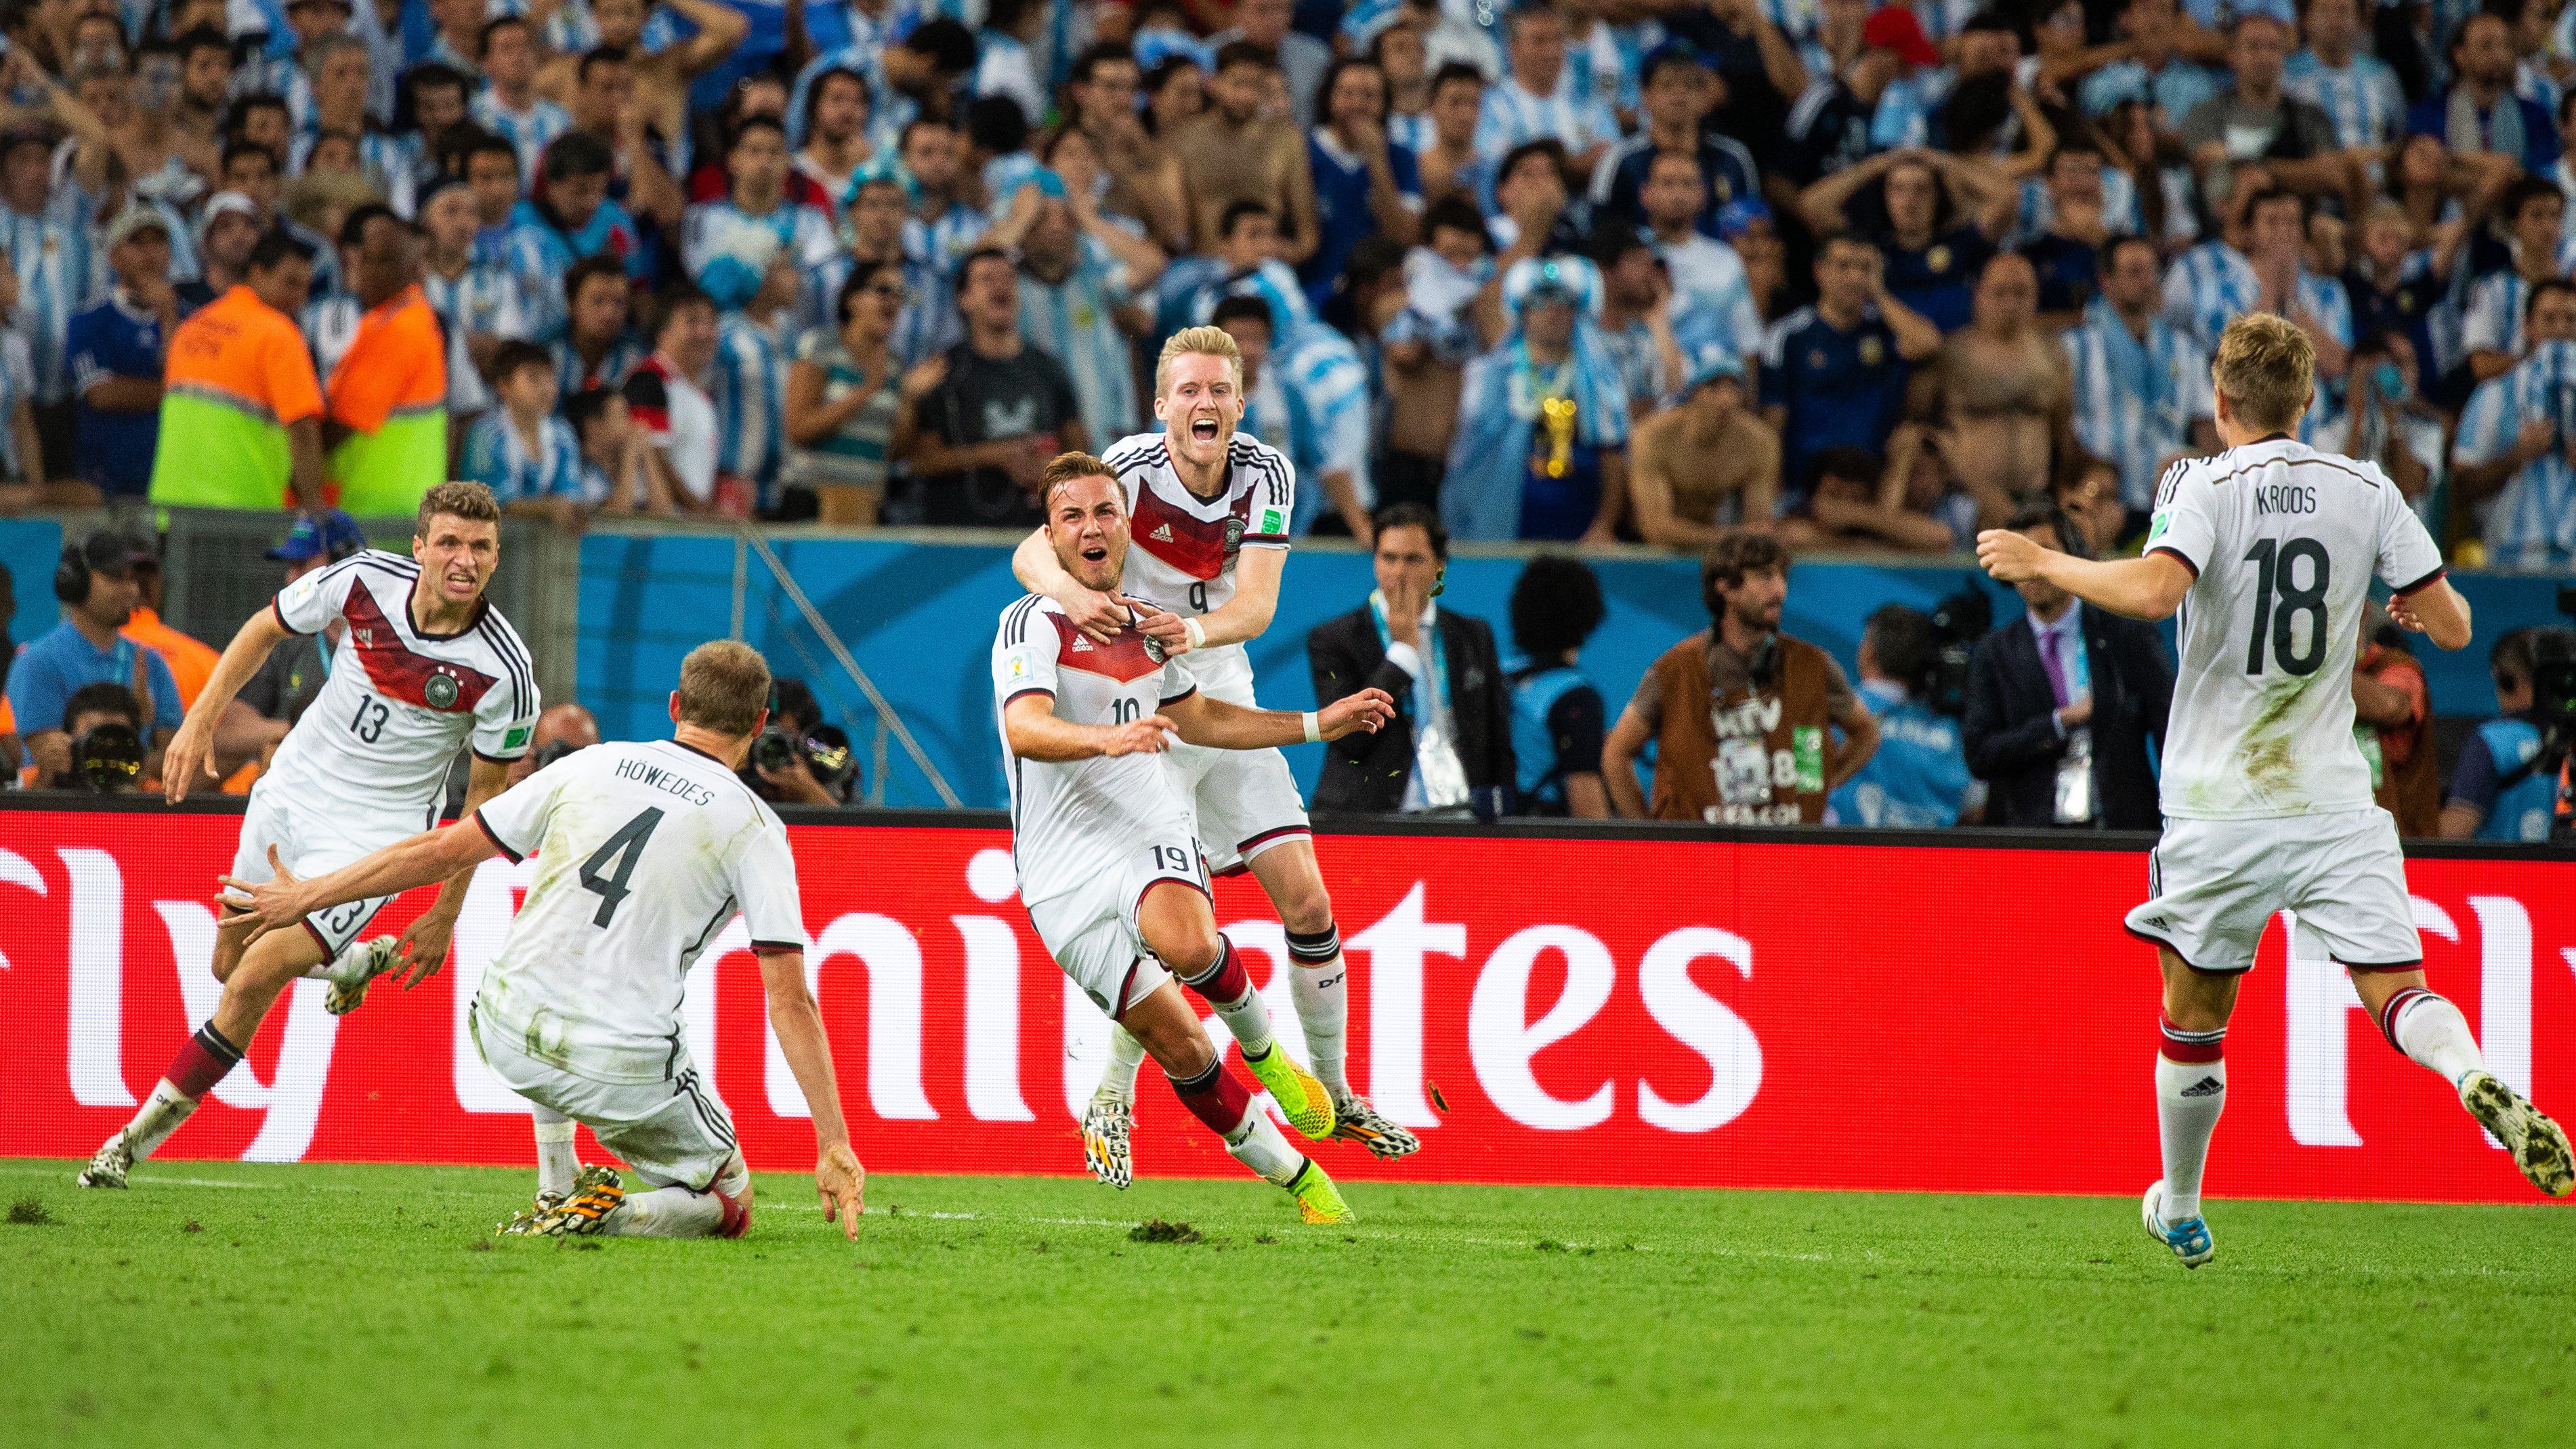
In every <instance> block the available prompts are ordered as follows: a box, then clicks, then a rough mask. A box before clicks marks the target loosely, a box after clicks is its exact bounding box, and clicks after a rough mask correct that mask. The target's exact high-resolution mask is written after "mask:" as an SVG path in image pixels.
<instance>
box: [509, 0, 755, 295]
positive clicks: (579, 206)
mask: <svg viewBox="0 0 2576 1449" xmlns="http://www.w3.org/2000/svg"><path fill="white" fill-rule="evenodd" d="M710 8H715V7H710ZM616 169H617V156H616V153H614V152H612V151H610V150H609V149H608V144H607V143H606V142H604V141H602V140H600V139H599V138H598V137H596V136H593V135H591V134H590V133H589V132H587V131H567V132H565V133H564V134H563V135H561V136H559V137H557V138H556V139H555V142H554V144H552V145H550V146H548V147H546V151H545V163H544V165H543V167H542V168H541V169H540V170H539V171H538V173H537V175H538V178H539V185H538V186H537V187H536V188H535V189H534V190H532V191H531V193H530V194H529V195H528V196H527V198H526V199H524V200H522V201H520V202H519V203H518V205H517V206H515V207H513V208H512V209H511V212H510V235H509V239H508V241H507V242H506V244H505V245H506V246H507V247H508V250H509V253H510V261H509V265H510V267H511V269H512V270H513V271H516V272H518V273H520V274H522V275H529V276H562V275H564V274H565V273H566V272H567V271H569V270H570V269H571V267H572V264H573V263H575V262H578V261H581V260H584V259H585V258H589V257H597V256H606V257H613V258H615V259H616V260H617V261H618V263H619V264H620V265H622V266H623V267H624V268H625V269H626V274H627V275H628V276H630V277H636V278H641V277H642V276H643V275H644V270H645V267H646V265H647V264H648V258H647V256H646V253H645V250H644V236H643V233H642V232H641V231H640V230H639V229H638V228H637V226H636V223H635V218H634V217H633V216H632V215H630V214H629V213H628V212H627V210H626V208H625V207H623V206H620V205H618V204H617V203H616V202H615V201H613V200H611V199H610V198H609V195H608V185H609V182H610V180H611V179H612V177H613V176H614V175H615V173H616Z"/></svg>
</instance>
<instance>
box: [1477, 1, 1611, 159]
mask: <svg viewBox="0 0 2576 1449" xmlns="http://www.w3.org/2000/svg"><path fill="white" fill-rule="evenodd" d="M1504 28H1505V34H1506V37H1507V39H1506V43H1505V53H1506V54H1507V55H1508V56H1509V58H1510V74H1509V75H1507V76H1505V77H1504V78H1503V81H1502V83H1501V84H1499V85H1497V86H1495V87H1494V88H1493V89H1491V90H1488V91H1487V92H1485V102H1484V113H1483V114H1482V115H1481V116H1480V117H1478V119H1477V122H1476V150H1477V151H1478V152H1479V153H1480V154H1483V155H1487V156H1499V155H1501V154H1502V153H1504V152H1506V151H1509V150H1511V149H1512V148H1513V147H1515V146H1523V145H1527V144H1528V143H1530V142H1532V141H1538V140H1552V141H1554V142H1556V143H1557V144H1558V145H1560V146H1562V147H1564V148H1565V154H1566V156H1567V158H1568V160H1569V161H1570V163H1571V165H1572V167H1573V169H1574V171H1575V173H1576V174H1577V175H1581V176H1590V175H1591V174H1592V170H1593V168H1594V167H1595V166H1597V165H1599V164H1600V161H1601V158H1602V157H1604V156H1606V155H1608V154H1609V151H1610V145H1611V143H1612V142H1614V141H1616V140H1617V139H1618V138H1619V118H1618V117H1617V116H1616V115H1614V114H1612V112H1611V109H1610V102H1609V99H1608V98H1607V97H1603V96H1599V95H1594V96H1589V97H1580V98H1578V97H1577V96H1576V95H1575V94H1574V92H1573V89H1572V88H1571V87H1569V86H1565V85H1563V84H1562V82H1563V81H1564V80H1565V79H1566V73H1565V17H1564V15H1562V14H1560V13H1559V12H1558V10H1557V8H1556V6H1555V5H1554V4H1553V3H1549V0H1539V3H1534V4H1527V5H1523V6H1521V7H1520V8H1518V9H1516V10H1513V11H1511V12H1510V13H1509V14H1508V15H1507V16H1506V17H1505V19H1504Z"/></svg>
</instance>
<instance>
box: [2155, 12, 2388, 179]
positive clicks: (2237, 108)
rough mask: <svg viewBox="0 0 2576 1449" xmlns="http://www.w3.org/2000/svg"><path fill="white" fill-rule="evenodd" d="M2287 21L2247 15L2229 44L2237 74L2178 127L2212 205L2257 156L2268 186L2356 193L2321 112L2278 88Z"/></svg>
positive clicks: (2346, 160) (2348, 163)
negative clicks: (2232, 81)
mask: <svg viewBox="0 0 2576 1449" xmlns="http://www.w3.org/2000/svg"><path fill="white" fill-rule="evenodd" d="M2290 39H2291V37H2290V27H2289V25H2288V23H2287V22H2285V21H2282V20H2277V19H2274V18H2273V17H2271V16H2269V15H2248V16H2246V17H2244V18H2243V19H2241V20H2239V21H2238V22H2237V24H2236V31H2235V34H2234V35H2233V36H2232V37H2230V39H2229V40H2228V44H2227V63H2228V66H2229V67H2230V69H2231V70H2232V71H2233V73H2234V76H2235V81H2234V83H2233V84H2232V85H2228V86H2226V87H2224V88H2222V89H2221V90H2219V91H2218V92H2217V93H2216V94H2214V95H2212V96H2210V97H2209V99H2207V100H2205V101H2202V102H2201V103H2200V104H2199V105H2197V106H2194V107H2192V109H2191V113H2190V114H2189V115H2187V116H2184V117H2182V118H2181V122H2182V123H2181V125H2180V126H2179V127H2178V128H2177V129H2178V130H2179V132H2180V134H2181V136H2182V141H2183V144H2184V145H2185V146H2188V147H2189V148H2191V161H2192V165H2193V166H2194V167H2196V168H2197V169H2198V170H2199V172H2200V180H2201V189H2202V193H2203V194H2204V195H2205V196H2207V197H2208V199H2209V204H2210V206H2211V207H2212V209H2215V208H2216V207H2217V206H2218V205H2219V203H2221V202H2222V201H2224V200H2225V199H2226V197H2227V196H2228V194H2229V192H2230V190H2231V188H2232V187H2233V186H2234V185H2235V168H2237V167H2239V166H2241V165H2244V164H2246V163H2249V162H2259V163H2261V165H2262V167H2263V170H2264V173H2265V175H2266V176H2268V177H2269V178H2270V183H2271V184H2272V185H2273V186H2277V187H2280V188H2282V189H2283V190H2286V191H2289V192H2292V193H2294V194H2296V195H2300V196H2328V195H2357V194H2359V189H2360V187H2361V186H2362V184H2363V183H2362V181H2361V179H2360V177H2359V175H2358V174H2357V173H2356V171H2355V170H2354V164H2353V161H2352V158H2350V157H2348V156H2346V155H2345V154H2344V153H2343V152H2342V151H2341V150H2340V149H2338V148H2339V145H2340V143H2339V142H2338V141H2337V140H2336V137H2335V127H2334V122H2333V121H2332V120H2330V119H2328V118H2327V116H2326V113H2325V112H2323V111H2321V110H2319V109H2317V108H2316V107H2315V106H2312V105H2310V104H2308V103H2307V102H2306V101H2303V100H2300V99H2299V98H2298V97H2297V96H2295V95H2290V94H2288V93H2286V92H2284V91H2283V89H2282V87H2281V70H2282V66H2283V64H2284V63H2285V62H2286V61H2287V60H2288V59H2289V56H2290Z"/></svg>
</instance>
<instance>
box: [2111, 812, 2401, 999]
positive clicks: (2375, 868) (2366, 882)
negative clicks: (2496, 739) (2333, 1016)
mask: <svg viewBox="0 0 2576 1449" xmlns="http://www.w3.org/2000/svg"><path fill="white" fill-rule="evenodd" d="M2147 889H2148V891H2149V893H2150V895H2149V899H2148V901H2147V903H2146V904H2145V905H2142V906H2140V907H2138V908H2137V909H2136V910H2133V911H2131V912H2129V915H2128V920H2127V922H2126V924H2127V926H2128V928H2129V933H2130V934H2131V935H2133V936H2138V937H2140V938H2142V939H2145V940H2148V941H2153V942H2155V943H2157V944H2158V945H2162V946H2169V947H2171V948H2172V949H2173V952H2174V954H2175V955H2177V956H2180V957H2181V958H2182V959H2183V962H2184V964H2186V965H2188V966H2190V967H2191V968H2192V969H2193V970H2195V971H2204V972H2208V973H2211V974H2213V975H2233V974H2235V973H2238V972H2242V971H2248V970H2251V969H2253V966H2254V948H2255V946H2256V944H2257V943H2259V942H2260V941H2261V940H2262V939H2263V930H2264V928H2265V927H2266V926H2268V925H2270V924H2271V920H2272V917H2273V915H2274V914H2275V913H2276V912H2279V911H2283V910H2292V911H2296V912H2298V913H2299V928H2300V929H2301V930H2303V931H2312V932H2314V933H2315V934H2316V936H2317V938H2318V939H2319V940H2321V941H2323V942H2324V943H2325V945H2326V950H2327V954H2328V955H2330V956H2332V957H2333V958H2334V959H2335V960H2336V961H2337V962H2339V963H2341V964H2342V965H2345V966H2348V967H2352V968H2354V969H2357V970H2363V971H2395V970H2408V969H2412V968H2414V967H2416V966H2418V965H2420V964H2422V962H2423V959H2424V943H2423V939H2422V938H2421V937H2419V936H2417V935H2416V934H2415V914H2414V908H2413V906H2412V905H2411V904H2410V903H2409V901H2408V898H2407V894H2406V856H2405V853H2404V852H2403V851H2402V850H2400V849H2399V848H2398V844H2397V821H2396V819H2395V818H2394V817H2393V816H2391V815H2390V814H2389V813H2388V812H2387V811H2385V810H2382V809H2380V808H2379V807H2378V806H2376V805H2374V806H2371V807H2370V808H2369V809H2366V810H2344V811H2337V812H2335V813H2333V814H2328V815H2282V816H2275V817H2269V818H2265V819H2259V820H2187V819H2182V818H2179V817H2174V816H2168V817H2166V820H2165V829H2164V835H2163V838H2161V839H2159V840H2158V841H2157V842H2156V847H2155V849H2154V850H2153V851H2152V852H2150V853H2149V854H2148V856H2147Z"/></svg>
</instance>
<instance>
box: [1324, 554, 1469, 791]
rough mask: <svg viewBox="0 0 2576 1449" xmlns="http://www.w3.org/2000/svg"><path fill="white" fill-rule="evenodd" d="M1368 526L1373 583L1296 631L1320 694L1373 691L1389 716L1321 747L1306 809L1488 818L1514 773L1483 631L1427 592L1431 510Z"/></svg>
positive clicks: (1436, 573) (1433, 566) (1436, 563)
mask: <svg viewBox="0 0 2576 1449" xmlns="http://www.w3.org/2000/svg"><path fill="white" fill-rule="evenodd" d="M1371 525H1372V532H1373V533H1374V535H1375V538H1376V544H1375V551H1374V554H1373V562H1374V563H1375V566H1376V570H1377V588H1376V590H1375V591H1374V592H1372V593H1371V594H1370V595H1369V598H1368V602H1367V603H1366V604H1364V605H1362V606H1361V607H1359V608H1357V609H1354V610H1352V611H1351V612H1349V613H1347V614H1343V615H1341V616H1339V617H1337V618H1332V619H1327V620H1325V621H1324V622H1323V623H1321V624H1318V625H1316V626H1315V627H1314V628H1313V629H1312V630H1311V631H1309V632H1308V634H1307V635H1306V663H1307V667H1308V668H1309V669H1311V670H1312V671H1313V672H1314V676H1315V697H1316V699H1317V700H1319V701H1320V702H1322V703H1324V704H1331V703H1333V702H1334V701H1335V700H1338V699H1342V698H1344V697H1345V696H1348V695H1352V694H1356V693H1358V692H1359V691H1360V690H1362V689H1369V688H1374V689H1383V690H1385V691H1386V692H1387V693H1388V694H1389V695H1392V696H1393V697H1394V699H1395V702H1396V717H1395V719H1394V720H1392V721H1390V722H1389V723H1388V725H1387V726H1386V727H1385V728H1384V729H1381V730H1379V731H1377V732H1376V733H1375V734H1371V735H1352V736H1350V737H1349V738H1347V739H1344V740H1343V741H1341V742H1340V743H1339V744H1335V745H1333V746H1331V747H1329V748H1328V749H1327V750H1326V752H1325V755H1324V773H1323V776H1322V778H1321V779H1320V780H1318V781H1317V782H1316V785H1315V809H1316V810H1317V811H1318V812H1319V813H1342V814H1372V815H1385V814H1393V813H1396V812H1398V811H1401V812H1403V813H1405V814H1408V815H1433V816H1441V817H1446V818H1452V819H1465V818H1467V817H1468V816H1469V815H1470V814H1473V815H1474V816H1475V817H1476V818H1478V819H1482V820H1491V819H1493V818H1494V817H1495V816H1496V815H1497V814H1499V813H1500V810H1501V806H1502V802H1503V797H1504V794H1505V792H1506V791H1507V790H1508V789H1509V788H1510V786H1511V784H1512V781H1513V778H1514V774H1513V769H1514V767H1513V760H1512V713H1511V711H1512V702H1511V691H1510V687H1509V685H1508V684H1507V682H1506V681H1505V679H1504V677H1503V667H1502V662H1501V659H1500V658H1499V657H1498V655H1497V654H1496V652H1495V649H1494V631H1493V628H1492V626H1490V625H1488V624H1487V623H1485V621H1484V620H1482V619H1476V618H1471V617H1469V616H1467V615H1464V614H1460V613H1458V612H1457V611H1456V610H1453V609H1443V608H1441V607H1440V606H1439V602H1438V600H1437V599H1435V598H1434V597H1433V591H1434V590H1436V589H1437V588H1438V587H1439V584H1440V577H1441V574H1442V573H1443V572H1444V571H1445V570H1446V568H1447V566H1448V560H1449V535H1448V533H1447V531H1446V530H1445V529H1443V528H1442V527H1441V526H1440V520H1439V519H1438V518H1436V517H1434V516H1432V514H1431V513H1430V512H1429V511H1428V510H1426V509H1423V508H1421V507H1419V506H1417V505H1413V504H1397V505H1395V506H1393V507H1391V508H1385V509H1381V510H1379V512H1378V513H1377V515H1376V517H1375V518H1373V519H1372V520H1371Z"/></svg>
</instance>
